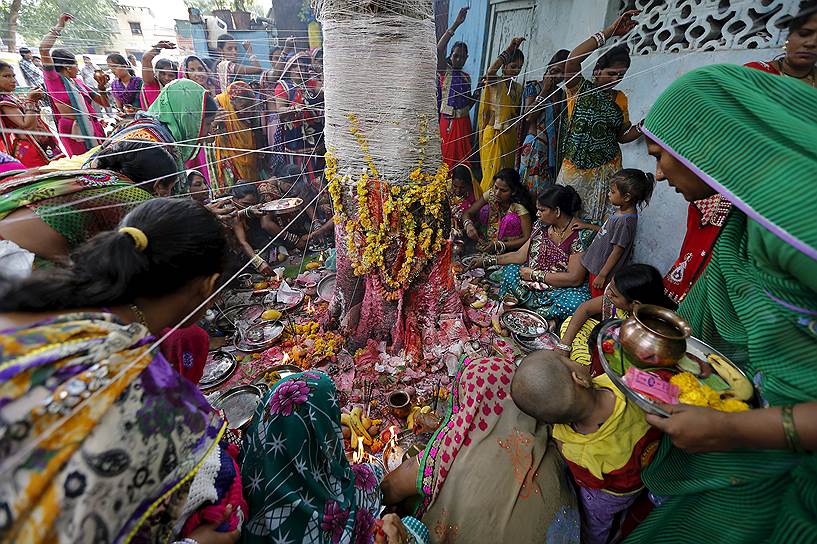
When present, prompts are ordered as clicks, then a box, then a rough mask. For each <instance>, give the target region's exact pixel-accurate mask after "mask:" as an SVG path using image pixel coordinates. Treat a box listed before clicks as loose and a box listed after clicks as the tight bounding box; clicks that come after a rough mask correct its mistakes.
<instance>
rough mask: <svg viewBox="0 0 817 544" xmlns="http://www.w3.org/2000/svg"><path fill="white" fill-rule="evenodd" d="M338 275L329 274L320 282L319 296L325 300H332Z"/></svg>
mask: <svg viewBox="0 0 817 544" xmlns="http://www.w3.org/2000/svg"><path fill="white" fill-rule="evenodd" d="M336 280H337V276H336V275H335V274H329V275H328V276H326V277H325V278H323V279H322V280H321V281H319V282H318V298H319V299H321V300H323V301H325V302H332V296H333V295H334V293H335V281H336Z"/></svg>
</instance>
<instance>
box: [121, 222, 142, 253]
mask: <svg viewBox="0 0 817 544" xmlns="http://www.w3.org/2000/svg"><path fill="white" fill-rule="evenodd" d="M119 232H121V233H122V234H127V235H128V236H130V237H131V238H133V245H134V246H136V251H144V250H145V249H147V247H148V237H147V236H146V235H145V233H144V232H142V231H141V230H139V229H137V228H136V227H122V228H121V229H119Z"/></svg>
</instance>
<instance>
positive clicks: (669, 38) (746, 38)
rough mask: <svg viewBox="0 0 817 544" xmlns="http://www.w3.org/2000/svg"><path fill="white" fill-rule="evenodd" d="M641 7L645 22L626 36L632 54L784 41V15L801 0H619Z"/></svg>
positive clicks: (770, 45)
mask: <svg viewBox="0 0 817 544" xmlns="http://www.w3.org/2000/svg"><path fill="white" fill-rule="evenodd" d="M617 1H618V8H619V12H622V11H625V10H629V9H638V10H641V12H642V14H641V15H640V16H639V19H640V20H641V24H639V26H638V27H637V28H636V31H635V32H633V34H632V35H631V36H630V38H629V39H628V42H627V44H628V45H629V46H630V50H631V51H632V52H633V54H637V55H649V54H651V53H673V52H678V51H689V50H696V51H715V50H719V49H762V48H777V47H782V45H783V42H784V41H785V34H786V32H785V29H782V28H780V26H779V25H780V23H781V19H783V18H784V17H786V16H789V15H793V14H795V13H797V8H798V6H799V4H800V2H799V0H617Z"/></svg>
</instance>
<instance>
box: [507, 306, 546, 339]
mask: <svg viewBox="0 0 817 544" xmlns="http://www.w3.org/2000/svg"><path fill="white" fill-rule="evenodd" d="M514 316H525V317H528V318H530V319H532V320H534V321H535V322H536V323H538V325H539V327H537V329H533V328H522V327H520V326H518V325H517V324H516V323H515V322H514ZM499 321H500V323H502V326H503V327H504V328H506V329H508V331H510V332H511V333H515V334H516V335H517V336H521V337H524V338H538V337H540V336H542V335H543V334H545V333H546V332H549V331H550V326H549V325H548V322H547V320H546V319H545V318H544V317H542V316H541V315H539V314H537V313H536V312H532V311H530V310H526V309H525V308H513V309H511V310H507V311H506V312H505V313H504V314H502V316H501V317H500V318H499Z"/></svg>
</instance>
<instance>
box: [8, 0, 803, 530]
mask: <svg viewBox="0 0 817 544" xmlns="http://www.w3.org/2000/svg"><path fill="white" fill-rule="evenodd" d="M635 15H636V13H635V12H627V13H625V14H623V15H622V16H621V17H620V18H619V19H617V20H616V21H615V22H614V23H613V24H612V25H610V26H609V27H608V28H606V29H604V30H602V31H600V32H598V33H596V34H594V35H592V36H591V37H590V38H588V39H587V40H585V41H583V42H581V43H580V44H578V45H577V46H575V47H574V48H573V50H572V51H569V52H568V51H566V50H565V51H560V52H558V53H556V54H555V55H554V56H553V59H552V61H551V63H550V65H549V67H548V69H547V71H546V72H545V75H544V77H543V79H542V81H541V82H536V83H534V84H531V85H528V86H526V87H525V88H524V89H523V88H521V87H520V86H519V85H518V84H517V83H516V82H515V81H514V77H515V76H516V75H517V74H519V73H520V71H521V70H522V68H523V63H524V55H523V54H522V51H521V47H520V46H521V45H522V43H523V41H522V40H521V39H514V40H513V41H512V42H511V44H510V45H509V47H508V48H507V49H506V50H505V51H503V52H502V53H501V54H500V56H499V58H497V59H496V62H494V63H493V64H492V65H491V66H490V67H489V69H488V71H487V73H486V74H485V75H484V76H483V77H482V78H481V79H480V82H479V83H478V85H477V88H476V89H472V84H471V79H470V77H469V76H468V74H466V73H464V72H463V71H462V68H463V65H464V62H465V58H466V57H467V54H468V47H467V45H466V44H464V43H462V42H456V43H454V44H453V45H451V47H450V48H449V46H448V44H449V41H450V40H451V38H452V37H453V35H454V33H455V30H456V28H457V27H458V26H459V25H460V24H462V22H463V21H464V20H465V17H466V16H467V10H463V11H462V12H460V14H459V16H458V18H457V20H456V22H455V25H454V27H452V28H451V29H449V30H448V31H447V32H446V34H445V35H444V36H443V38H442V39H441V41H440V44H439V48H438V52H439V53H440V61H441V65H442V66H441V67H442V70H441V74H440V79H439V86H438V92H439V100H438V104H439V107H440V128H441V136H442V143H443V154H444V157H445V160H446V162H448V163H449V164H450V166H451V167H452V168H451V178H452V179H451V194H450V205H451V211H452V214H451V215H452V218H453V222H454V226H455V227H456V228H455V229H454V230H453V231H452V236H454V237H457V236H459V237H460V238H461V239H462V240H463V242H464V245H465V247H466V248H469V249H471V250H476V251H477V252H478V256H477V258H476V259H474V262H475V263H476V264H478V265H482V266H484V267H485V268H486V270H495V272H493V274H494V279H495V280H496V282H497V283H498V285H499V296H500V298H501V302H502V303H503V304H505V305H522V306H526V307H528V308H530V309H532V310H534V311H536V312H538V313H539V314H541V315H543V316H544V317H546V318H547V319H548V320H550V321H552V322H553V325H554V327H559V329H558V330H559V331H560V342H559V343H558V345H557V346H556V348H557V349H555V350H550V351H537V352H533V353H532V354H530V355H528V356H527V357H525V358H524V359H522V361H521V362H518V361H517V363H518V364H514V361H513V359H512V358H508V357H507V356H506V354H507V353H508V350H507V349H505V348H507V347H508V345H507V344H506V343H505V342H504V340H501V339H498V340H497V341H496V342H495V344H496V355H495V356H490V357H487V358H473V359H469V358H464V359H463V360H462V362H461V363H460V366H459V368H458V371H457V374H456V376H455V378H454V381H453V383H452V385H451V395H450V401H449V405H448V407H447V410H446V412H445V414H444V416H443V417H442V419H441V420H440V421H438V422H436V425H435V426H434V428H433V429H429V430H431V431H433V432H432V434H431V439H430V441H429V442H428V444H427V445H426V447H425V448H424V449H423V451H422V452H421V453H420V454H419V455H418V456H416V457H413V458H410V459H408V460H407V461H405V462H404V463H403V464H402V465H401V466H400V467H399V468H398V469H396V470H394V471H392V472H391V473H389V474H388V475H385V474H384V473H383V471H382V469H381V468H380V467H379V466H377V465H372V464H366V463H359V464H351V463H350V462H349V461H347V457H346V454H345V451H344V441H343V435H342V432H341V426H340V418H341V414H340V406H339V399H338V392H337V391H336V388H335V384H334V383H333V381H332V379H331V378H330V377H329V376H328V375H326V374H324V373H323V372H321V371H319V370H317V369H316V370H310V371H306V372H303V373H300V374H295V375H293V376H290V377H287V378H286V379H284V380H281V381H279V382H278V383H277V384H276V385H275V386H274V387H273V388H272V389H271V390H270V391H269V392H268V393H267V394H266V395H265V396H264V398H263V400H262V402H261V403H260V404H259V405H258V407H257V409H256V413H255V416H254V418H253V421H252V423H251V425H250V427H249V429H248V430H247V432H246V433H245V435H244V440H243V443H242V444H241V447H240V448H236V447H235V446H234V445H228V444H227V442H226V441H225V440H223V437H224V433H225V430H226V424H225V423H224V421H222V420H221V419H220V418H219V416H218V415H217V414H216V412H215V411H214V410H213V409H212V407H211V406H210V405H209V403H208V402H207V400H206V399H205V398H204V397H203V395H202V394H201V392H200V391H199V389H198V388H197V386H196V385H195V383H196V381H197V380H198V378H200V377H201V364H202V362H201V356H202V353H203V354H205V355H206V351H207V337H206V336H207V335H206V333H203V331H201V329H199V328H198V327H197V326H196V323H197V322H198V321H199V320H200V319H201V318H202V316H203V314H204V312H205V310H206V309H207V307H208V305H209V303H210V301H211V299H212V298H213V294H214V293H215V292H216V291H217V290H218V289H219V288H220V286H222V285H223V283H224V282H225V280H229V278H231V277H232V275H233V274H232V272H233V271H234V270H235V267H236V266H237V265H240V264H243V263H247V261H250V262H251V263H252V264H253V265H254V266H256V268H257V269H258V270H259V271H260V272H262V273H267V274H268V273H270V272H271V267H270V264H269V263H268V260H269V259H271V257H269V258H266V257H265V256H264V254H259V249H262V248H263V249H269V248H268V246H270V245H271V244H270V241H272V240H276V241H277V242H279V243H283V244H286V245H289V247H291V248H296V249H297V248H301V249H303V248H304V247H305V246H306V245H307V244H308V242H309V240H310V239H311V238H313V237H314V236H316V235H317V234H331V231H332V229H333V221H332V217H331V214H332V210H331V204H329V203H328V201H326V200H323V201H322V200H321V198H320V197H321V195H322V193H323V191H322V175H321V170H322V164H321V159H320V154H322V153H323V148H322V143H321V140H322V130H323V129H322V126H321V124H322V116H321V114H320V112H321V108H322V98H321V78H320V67H321V57H320V52H313V53H311V54H307V53H303V52H300V53H299V52H296V51H294V49H293V43H292V42H288V43H287V45H286V46H285V47H284V48H282V50H279V51H275V52H274V53H273V56H274V59H272V60H273V61H274V62H273V66H274V67H273V68H272V69H271V70H263V69H261V68H260V66H258V64H257V62H255V61H254V60H253V59H252V56H251V50H249V51H247V53H248V54H250V60H249V61H246V62H248V63H244V62H239V60H238V43H237V42H236V41H235V40H234V39H232V37H231V36H229V35H225V36H222V38H221V39H219V45H218V49H219V55H220V56H219V59H218V62H217V63H215V65H214V66H212V67H211V66H210V65H209V64H208V62H206V61H205V60H204V59H201V58H198V57H188V58H186V59H184V60H183V61H182V62H181V63H180V65H179V66H176V65H174V64H173V63H171V62H170V61H163V60H162V59H160V60H158V61H157V60H156V57H157V56H159V54H160V53H161V51H162V50H163V49H169V48H173V47H174V45H173V44H172V43H169V42H161V43H159V44H157V46H156V47H155V48H154V49H152V50H151V51H149V52H148V53H147V54H146V55H145V58H143V60H142V67H141V68H142V69H141V76H137V75H136V67H135V66H134V65H133V63H132V62H131V61H129V60H128V59H125V58H122V57H119V56H117V55H111V56H110V57H109V59H108V63H109V67H110V68H111V71H112V72H113V75H114V77H115V78H116V83H117V84H111V88H110V91H108V88H107V82H106V81H105V77H104V75H103V74H97V78H96V80H95V81H96V82H97V88H96V89H92V86H89V85H86V84H85V83H84V81H83V79H81V78H79V77H78V74H79V70H78V67H77V62H76V60H75V56H74V55H73V53H71V52H69V51H66V50H64V49H58V48H57V49H54V48H53V46H54V43H55V40H56V39H57V38H58V36H59V34H60V32H61V30H62V28H63V27H64V26H65V24H67V23H68V22H69V21H70V20H71V17H70V16H69V15H63V16H62V17H61V18H60V20H59V22H58V24H57V26H56V27H55V28H54V29H52V31H51V32H50V33H49V34H48V35H46V37H45V38H44V40H43V43H42V46H41V48H40V57H41V58H42V61H43V80H44V91H43V90H42V89H34V90H33V91H32V92H30V93H29V94H28V96H27V97H26V99H25V100H24V101H21V100H20V99H19V98H18V97H17V96H15V94H14V89H15V82H14V74H13V71H11V69H10V67H9V66H6V65H3V64H0V91H2V94H0V113H2V115H1V116H0V119H2V127H0V128H2V134H3V138H2V141H3V144H4V145H5V151H6V153H4V154H3V155H2V156H0V157H2V160H3V162H2V164H0V248H2V256H3V259H2V261H0V262H2V271H3V274H2V275H0V452H2V455H0V467H2V474H4V475H6V476H7V477H6V478H3V479H2V481H0V540H1V541H3V542H130V541H134V542H154V541H156V542H160V541H161V542H184V543H186V544H191V543H198V544H209V543H214V544H221V543H230V542H236V541H238V540H239V539H241V540H242V541H244V542H304V543H318V542H321V543H324V542H328V543H333V544H335V543H341V542H342V543H361V542H362V543H369V542H378V543H389V544H398V543H399V544H405V543H409V542H415V543H422V542H427V541H430V542H435V543H436V542H440V543H443V542H447V543H451V542H592V543H596V542H598V543H607V542H619V541H626V542H633V543H640V542H650V543H653V542H666V543H678V542H735V543H744V542H745V543H748V542H758V541H763V542H780V543H782V542H798V543H799V542H814V541H817V540H816V539H817V537H815V535H817V530H815V529H817V521H815V520H817V494H815V489H817V462H815V457H814V453H813V452H814V450H815V449H817V424H816V423H815V422H817V378H816V377H815V376H817V373H815V372H814V369H813V367H811V364H812V359H813V357H812V354H813V353H814V352H815V348H817V282H815V278H817V227H815V225H812V221H811V219H810V218H811V217H812V215H811V214H810V213H809V211H810V210H813V209H815V206H817V201H815V197H814V196H813V194H814V192H813V191H809V190H808V189H807V187H806V185H804V184H805V183H806V182H807V181H808V180H811V179H815V177H817V148H815V146H814V142H815V141H817V90H816V89H815V85H816V84H815V63H817V2H815V1H814V0H805V1H804V2H802V4H801V11H800V13H799V14H798V15H796V16H794V17H791V18H789V19H787V32H788V40H787V42H786V46H785V51H784V54H783V55H782V56H781V57H780V58H778V59H774V60H771V61H768V62H757V63H752V64H751V65H749V66H748V67H743V66H732V65H714V66H708V67H703V68H699V69H696V70H693V71H692V72H689V73H687V74H686V75H684V76H682V77H681V78H679V79H678V80H676V81H674V82H673V83H672V84H670V85H669V87H668V88H667V89H666V90H665V91H664V92H663V93H662V94H661V96H660V97H659V98H658V100H657V101H656V102H655V104H654V105H653V106H652V107H651V108H650V111H649V113H648V115H647V117H646V118H645V120H644V121H643V123H638V124H636V125H632V124H631V123H630V122H629V120H628V115H627V101H626V97H625V96H624V94H623V93H622V92H621V91H618V90H616V89H615V86H616V85H617V84H618V82H620V81H621V79H622V78H623V77H625V74H626V72H627V68H628V67H629V62H630V61H629V55H628V53H627V51H626V49H625V48H623V47H620V46H615V47H609V48H607V50H606V51H605V52H604V53H603V54H602V55H601V56H600V57H599V60H598V61H597V63H596V66H595V69H594V72H593V77H592V79H585V78H583V77H582V76H581V70H580V68H581V66H580V64H581V62H582V60H584V59H585V58H586V57H587V56H588V55H590V54H591V53H593V51H595V50H596V49H599V48H602V47H604V46H605V43H606V41H607V40H610V39H611V38H614V37H615V36H623V35H625V34H626V33H627V32H629V31H630V30H631V29H632V27H633V24H634V23H633V20H632V18H633V17H634V16H635ZM446 51H448V53H449V55H448V56H447V57H445V53H446ZM43 98H47V99H48V100H49V102H50V104H51V108H52V111H53V115H54V124H53V126H52V125H50V124H49V123H48V122H47V120H44V119H43V117H42V116H41V115H40V111H39V108H38V105H37V104H38V103H39V101H40V100H41V99H43ZM476 105H478V110H477V116H476V120H477V124H478V129H477V130H476V131H474V130H472V126H471V113H470V112H471V110H472V108H473V106H476ZM97 107H101V108H111V107H115V108H117V109H118V110H119V111H121V113H122V114H123V118H122V120H121V122H120V123H119V124H118V125H117V126H116V127H115V128H113V130H111V131H106V130H105V129H104V128H103V127H102V124H101V123H99V122H98V121H99V116H98V114H97V112H98V111H100V110H99V109H98V108H97ZM758 112H763V114H762V115H760V114H758ZM55 129H56V130H55ZM725 134H726V135H728V137H727V138H725V137H724V135H725ZM637 140H643V141H642V143H640V144H633V145H642V146H644V150H645V153H649V155H651V156H652V157H654V158H655V161H656V172H655V175H653V174H651V173H645V172H642V171H640V170H635V169H629V168H622V161H621V152H620V144H622V143H628V142H635V141H637ZM214 165H217V166H216V167H214ZM272 173H274V174H275V175H274V176H273V175H272ZM656 180H659V181H661V180H666V181H667V182H668V183H669V184H670V186H672V187H674V188H675V190H676V191H677V192H678V193H680V194H681V195H682V196H683V197H684V198H685V199H686V200H687V201H688V202H689V221H688V225H687V227H688V228H687V232H686V235H685V237H684V240H683V243H682V247H681V252H680V255H679V257H678V260H677V261H676V263H674V264H673V266H672V267H671V268H670V270H669V271H668V273H667V274H666V276H665V277H662V275H661V273H660V272H659V271H658V270H656V269H655V268H653V267H651V266H648V265H644V264H638V263H633V262H632V254H633V249H634V245H635V243H636V232H637V228H638V213H639V211H640V209H641V208H642V207H643V206H645V205H647V204H648V203H649V201H650V198H651V195H652V192H653V187H654V184H655V181H656ZM801 186H802V190H801ZM227 194H229V196H230V198H229V199H228V200H227V201H225V200H223V199H220V197H221V196H223V195H227ZM285 195H297V196H300V197H302V198H303V199H304V200H305V201H307V202H312V203H314V206H313V207H312V208H311V209H312V211H311V213H308V214H304V215H303V219H302V223H299V222H298V221H297V220H296V219H297V218H287V222H286V223H285V224H284V223H283V221H281V220H280V219H276V218H273V217H270V216H268V215H265V214H263V213H262V212H259V211H258V206H257V205H258V204H259V203H262V202H264V201H268V200H272V199H277V198H280V197H282V196H285ZM290 219H291V220H290ZM272 245H275V244H272ZM32 261H33V262H32ZM32 269H33V272H32ZM636 302H640V303H651V304H657V305H661V306H664V307H667V308H671V309H676V310H677V311H678V313H680V314H681V315H682V316H683V317H684V318H685V319H686V320H687V321H688V322H689V323H690V324H691V326H692V329H693V334H694V335H695V336H696V337H698V338H701V339H702V340H703V341H705V342H707V343H709V344H711V345H712V346H714V347H715V348H717V349H718V350H719V351H720V352H722V353H724V354H725V355H727V356H728V357H729V358H730V359H732V360H733V361H735V362H736V363H738V364H739V365H740V366H741V367H742V368H743V369H744V370H745V372H746V373H747V375H749V376H751V377H752V379H753V381H754V384H755V387H756V389H757V395H758V399H759V403H758V406H757V407H756V408H753V409H751V410H748V411H744V412H719V411H715V410H713V409H711V408H706V407H700V406H688V405H684V404H676V405H663V406H662V407H663V408H664V409H665V410H666V412H667V413H669V417H659V416H654V415H646V416H645V414H644V413H643V412H642V411H641V410H640V409H639V408H638V407H637V406H635V405H633V404H632V403H631V402H629V401H628V400H627V399H626V397H624V396H623V394H622V393H621V392H620V391H619V390H618V389H616V387H615V386H614V385H613V384H612V382H611V381H610V380H609V378H607V377H606V376H605V375H604V373H603V372H600V371H599V365H598V360H597V354H596V353H595V350H594V349H590V345H591V344H592V343H593V341H594V337H595V335H596V334H597V332H596V331H597V327H596V324H597V323H599V321H600V320H604V319H607V318H610V317H624V316H627V315H629V312H631V311H632V308H633V306H634V304H635V303H636Z"/></svg>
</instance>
